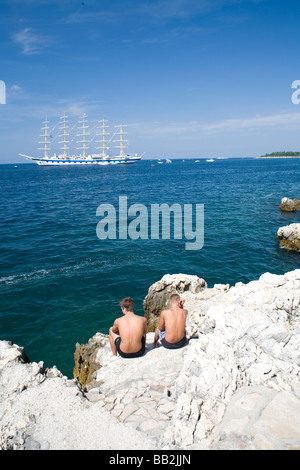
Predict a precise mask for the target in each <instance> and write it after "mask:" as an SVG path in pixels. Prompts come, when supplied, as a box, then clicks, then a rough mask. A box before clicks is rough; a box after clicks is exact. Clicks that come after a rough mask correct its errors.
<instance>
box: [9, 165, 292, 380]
mask: <svg viewBox="0 0 300 470" xmlns="http://www.w3.org/2000/svg"><path fill="white" fill-rule="evenodd" d="M183 159H184V157H183ZM152 165H154V166H152ZM0 196H1V197H0V206H1V217H0V234H1V237H0V293H1V304H0V339H4V340H10V341H12V342H14V343H16V344H18V345H20V346H23V347H24V348H25V351H26V353H27V355H28V356H29V358H30V360H31V361H36V362H38V361H44V366H45V367H51V366H53V365H54V364H55V365H56V366H57V367H58V369H59V370H61V372H63V373H64V374H66V375H68V376H69V377H72V370H73V366H74V359H73V353H74V351H75V344H76V342H79V343H86V342H87V341H88V340H89V338H91V337H92V336H93V335H94V334H95V333H96V332H102V333H105V334H107V333H108V329H109V327H110V326H111V325H112V323H113V321H114V320H115V319H116V318H117V317H118V316H120V315H121V311H120V309H119V304H118V303H119V300H120V299H122V298H123V297H125V296H128V295H129V296H131V297H133V298H134V299H135V303H136V313H139V314H141V315H143V307H142V302H143V299H144V297H145V296H146V295H147V292H148V288H149V287H150V285H151V284H152V283H154V282H156V281H158V280H159V279H161V277H162V276H163V275H164V274H166V273H170V274H175V273H186V274H195V275H197V276H199V277H202V278H204V279H205V280H206V282H207V283H208V286H209V287H212V286H213V285H214V284H215V283H230V284H231V285H233V284H235V283H236V282H238V281H242V282H245V283H246V282H249V281H251V280H255V279H258V278H259V276H260V275H261V274H262V273H264V272H266V271H269V272H272V273H276V274H283V273H285V272H287V271H290V270H293V269H296V268H300V254H299V253H295V252H289V251H286V250H284V249H280V248H279V247H278V244H277V240H276V233H277V230H278V228H279V227H280V226H283V225H288V224H290V223H293V222H300V212H296V213H292V214H290V213H281V212H280V210H279V204H280V201H281V198H282V197H284V196H287V197H291V198H300V159H297V158H295V159H225V160H215V161H214V162H206V160H200V161H199V162H195V160H189V159H185V161H183V160H173V161H172V163H171V164H165V163H164V164H162V165H159V164H157V161H150V160H144V161H141V162H140V163H137V164H134V165H125V166H122V165H119V166H108V167H101V166H99V167H89V166H87V167H85V166H81V167H63V168H61V167H44V168H43V167H38V166H37V165H32V164H16V165H0ZM119 196H126V197H127V198H128V206H130V205H132V204H144V205H145V206H146V207H148V208H149V210H150V205H151V204H163V203H166V204H168V205H172V204H174V203H177V204H181V205H183V204H193V205H196V204H204V245H203V248H202V249H201V250H186V249H185V243H186V240H185V239H184V237H183V239H182V240H180V239H176V240H175V239H174V238H172V233H171V238H170V239H169V240H165V239H161V238H160V239H159V240H152V239H151V238H149V239H148V240H142V239H137V240H131V239H127V240H119V239H116V240H110V239H107V240H99V238H98V237H97V235H96V227H97V224H98V222H99V220H100V218H99V216H97V215H96V211H97V208H98V206H99V205H100V204H108V203H109V204H112V205H113V206H114V207H115V208H116V209H118V204H119Z"/></svg>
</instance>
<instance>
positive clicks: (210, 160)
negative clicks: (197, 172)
mask: <svg viewBox="0 0 300 470" xmlns="http://www.w3.org/2000/svg"><path fill="white" fill-rule="evenodd" d="M206 161H207V162H214V161H215V160H214V159H213V158H208V159H207V160H206Z"/></svg>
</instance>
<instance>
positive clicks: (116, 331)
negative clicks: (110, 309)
mask: <svg viewBox="0 0 300 470" xmlns="http://www.w3.org/2000/svg"><path fill="white" fill-rule="evenodd" d="M111 330H112V332H113V333H115V334H117V335H118V334H119V325H118V319H117V320H115V322H114V324H113V326H112V328H111Z"/></svg>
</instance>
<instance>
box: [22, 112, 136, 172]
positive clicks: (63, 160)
mask: <svg viewBox="0 0 300 470" xmlns="http://www.w3.org/2000/svg"><path fill="white" fill-rule="evenodd" d="M99 122H100V123H101V126H99V127H100V129H101V131H102V132H101V134H96V135H97V136H99V135H101V136H102V139H101V140H97V141H96V142H100V143H101V144H102V145H101V146H99V147H96V150H97V149H102V152H101V153H99V154H92V155H90V154H87V150H88V149H89V146H88V144H89V143H90V140H89V136H90V134H89V132H88V126H87V119H86V114H85V113H84V114H83V116H82V120H81V121H79V124H82V125H81V126H79V129H80V130H81V133H80V134H77V137H81V139H82V140H78V141H77V144H81V145H80V147H77V150H81V151H82V153H81V154H79V155H69V154H68V150H69V143H70V141H69V140H68V138H69V132H68V130H67V129H68V126H67V125H66V124H67V116H66V115H65V114H64V115H63V117H62V118H61V122H60V124H61V126H62V127H59V130H60V131H62V133H61V134H59V137H62V138H63V140H61V141H60V142H59V144H63V146H62V147H60V150H62V151H63V152H62V153H60V154H58V155H57V154H56V153H54V154H53V155H52V156H49V153H50V141H49V138H50V134H49V125H48V124H49V121H48V120H47V117H46V119H45V121H44V123H43V124H44V126H43V127H42V131H44V132H43V133H42V134H41V135H40V137H43V139H42V141H40V142H39V143H40V144H43V147H42V148H39V150H43V152H44V155H43V156H42V157H32V156H30V155H25V154H22V153H20V154H19V155H21V156H22V157H25V158H26V159H28V160H31V161H33V162H34V163H36V164H37V165H39V166H53V165H55V166H57V165H59V166H63V165H118V164H128V163H136V162H137V161H139V160H141V157H140V156H138V155H137V154H125V153H124V149H125V148H127V142H128V141H127V140H126V141H125V140H124V139H123V135H124V132H123V127H124V126H123V124H121V125H120V126H116V127H117V128H118V129H119V132H118V131H116V132H115V133H114V136H115V135H116V134H118V135H120V139H118V140H116V141H114V142H119V145H117V146H116V148H119V149H120V151H119V153H117V154H115V155H113V156H110V155H108V154H107V153H106V150H108V149H109V147H108V146H107V144H108V141H107V140H106V136H107V135H108V133H107V132H106V129H107V126H106V124H105V123H106V122H107V121H106V120H105V119H104V118H103V119H102V121H99ZM99 127H98V128H99Z"/></svg>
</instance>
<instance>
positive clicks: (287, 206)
mask: <svg viewBox="0 0 300 470" xmlns="http://www.w3.org/2000/svg"><path fill="white" fill-rule="evenodd" d="M279 207H280V210H281V211H283V212H295V211H299V210H300V199H289V198H288V197H284V198H282V200H281V203H280V206H279Z"/></svg>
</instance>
